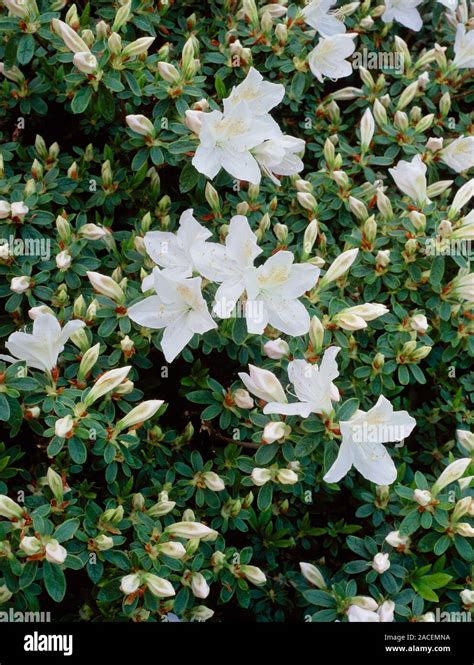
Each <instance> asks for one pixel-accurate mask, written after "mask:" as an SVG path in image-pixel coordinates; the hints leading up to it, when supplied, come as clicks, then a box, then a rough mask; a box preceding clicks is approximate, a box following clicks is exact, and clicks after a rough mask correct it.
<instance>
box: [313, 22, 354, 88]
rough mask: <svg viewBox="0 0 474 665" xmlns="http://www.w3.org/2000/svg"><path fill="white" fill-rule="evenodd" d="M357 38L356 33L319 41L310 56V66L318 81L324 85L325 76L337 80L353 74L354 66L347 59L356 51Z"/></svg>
mask: <svg viewBox="0 0 474 665" xmlns="http://www.w3.org/2000/svg"><path fill="white" fill-rule="evenodd" d="M356 36H357V35H356V34H355V33H347V34H345V35H334V36H333V37H326V38H324V39H320V40H319V43H318V45H317V46H316V47H315V48H314V49H313V50H312V51H311V53H310V54H309V55H308V63H309V66H310V68H311V71H312V72H313V74H314V75H315V76H316V78H317V79H318V81H320V82H321V83H322V82H323V77H324V76H327V77H328V78H330V79H332V80H337V79H342V78H344V77H346V76H350V75H351V74H352V71H353V70H352V64H351V63H350V62H348V61H347V60H346V58H348V57H349V56H351V55H352V54H353V53H354V51H355V44H354V37H356Z"/></svg>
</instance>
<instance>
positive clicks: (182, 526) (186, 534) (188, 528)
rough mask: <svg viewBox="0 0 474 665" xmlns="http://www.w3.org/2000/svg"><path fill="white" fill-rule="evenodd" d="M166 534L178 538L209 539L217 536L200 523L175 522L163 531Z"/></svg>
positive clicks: (212, 530)
mask: <svg viewBox="0 0 474 665" xmlns="http://www.w3.org/2000/svg"><path fill="white" fill-rule="evenodd" d="M165 532H166V533H170V534H172V535H173V536H177V537H178V538H188V539H190V538H211V537H215V536H217V532H216V531H214V529H210V528H209V527H208V526H205V525H204V524H201V523H200V522H176V523H175V524H170V526H167V527H166V529H165Z"/></svg>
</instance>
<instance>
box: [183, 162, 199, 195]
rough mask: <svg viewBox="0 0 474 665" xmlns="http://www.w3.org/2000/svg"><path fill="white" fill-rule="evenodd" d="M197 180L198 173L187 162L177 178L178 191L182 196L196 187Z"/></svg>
mask: <svg viewBox="0 0 474 665" xmlns="http://www.w3.org/2000/svg"><path fill="white" fill-rule="evenodd" d="M198 180H199V171H197V170H196V169H195V168H194V166H193V165H192V164H191V162H188V163H187V164H186V166H185V167H184V168H183V170H182V171H181V173H180V176H179V191H180V192H181V193H182V194H185V193H186V192H190V191H191V190H192V189H194V187H195V186H196V185H197V182H198Z"/></svg>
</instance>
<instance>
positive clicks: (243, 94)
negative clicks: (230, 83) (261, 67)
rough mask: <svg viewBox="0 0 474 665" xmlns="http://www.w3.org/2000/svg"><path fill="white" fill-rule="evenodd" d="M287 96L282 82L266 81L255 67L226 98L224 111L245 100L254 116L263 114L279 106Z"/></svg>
mask: <svg viewBox="0 0 474 665" xmlns="http://www.w3.org/2000/svg"><path fill="white" fill-rule="evenodd" d="M284 96H285V86H283V85H281V83H271V81H265V80H264V78H263V76H262V75H261V74H260V72H259V71H257V70H256V69H255V68H254V67H251V68H250V70H249V73H248V74H247V76H246V77H245V79H244V80H243V81H242V83H239V85H237V86H235V87H233V88H232V91H231V93H230V95H229V96H228V97H226V98H225V99H224V113H227V112H228V111H230V110H232V109H234V108H235V107H236V106H237V105H238V104H239V102H245V103H246V104H247V107H248V110H249V111H250V113H252V114H253V115H254V116H262V115H265V114H266V113H268V112H269V111H271V110H272V109H273V108H274V107H275V106H277V105H278V104H279V103H280V102H281V101H282V99H283V97H284Z"/></svg>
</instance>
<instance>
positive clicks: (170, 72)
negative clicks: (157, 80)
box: [158, 62, 181, 83]
mask: <svg viewBox="0 0 474 665" xmlns="http://www.w3.org/2000/svg"><path fill="white" fill-rule="evenodd" d="M158 72H159V74H160V76H161V78H162V79H163V80H164V81H167V83H177V82H178V81H179V80H180V78H181V74H180V73H179V71H178V70H177V69H176V67H175V66H174V65H171V64H170V63H168V62H159V63H158Z"/></svg>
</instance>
